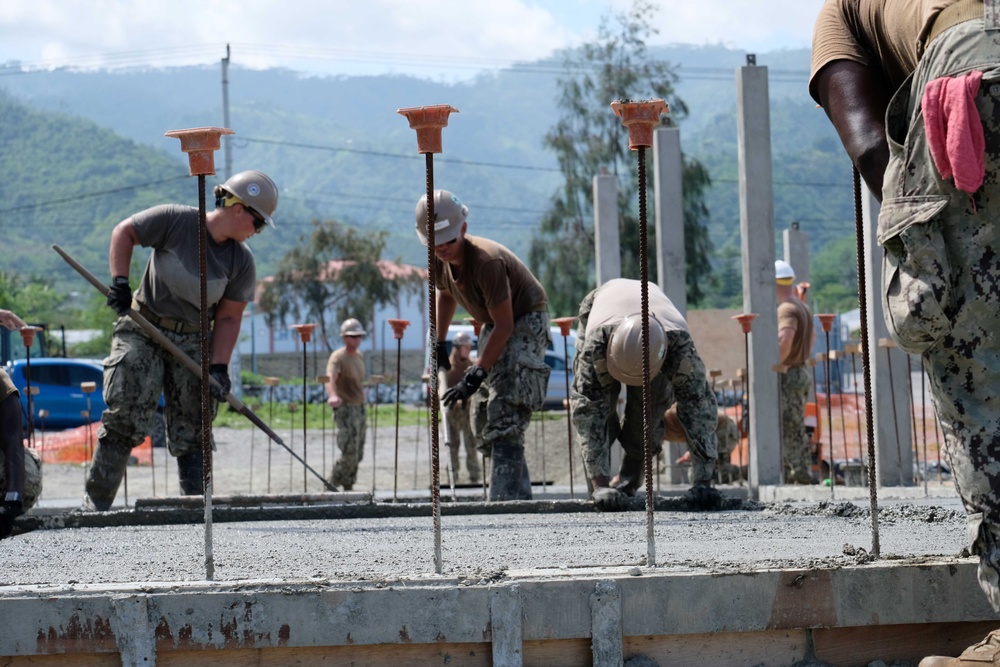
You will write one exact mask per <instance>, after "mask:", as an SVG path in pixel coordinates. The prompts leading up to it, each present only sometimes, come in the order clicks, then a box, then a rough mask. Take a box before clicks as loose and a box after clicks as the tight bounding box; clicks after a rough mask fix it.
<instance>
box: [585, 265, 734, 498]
mask: <svg viewBox="0 0 1000 667" xmlns="http://www.w3.org/2000/svg"><path fill="white" fill-rule="evenodd" d="M640 289H641V285H640V283H639V281H637V280H627V279H623V278H619V279H615V280H609V281H608V282H606V283H605V284H604V285H602V286H601V287H599V288H597V289H596V290H594V291H592V292H591V293H590V294H588V295H587V296H586V297H585V298H584V300H583V302H582V303H581V304H580V313H579V324H578V329H577V339H576V349H577V353H576V357H575V358H574V359H573V374H574V376H573V390H572V394H571V398H570V405H571V411H572V419H573V425H574V426H575V427H576V432H577V437H578V438H579V442H580V447H581V449H582V450H583V464H584V467H585V468H586V470H587V475H588V476H589V477H590V480H591V483H592V486H593V499H594V504H595V505H596V506H597V508H598V509H601V510H612V511H613V510H621V509H625V507H626V505H627V499H628V497H629V496H632V495H634V494H635V492H636V491H637V490H638V489H639V487H640V486H642V483H643V469H644V461H645V455H644V445H645V443H644V440H643V438H644V434H643V422H644V419H643V396H642V363H643V355H642V314H641V307H640ZM648 322H649V326H648V330H649V346H648V348H649V374H650V386H649V391H650V414H651V415H663V414H664V412H665V411H666V410H667V408H668V407H670V406H671V405H672V404H674V403H675V402H676V403H677V416H678V417H679V419H680V423H681V425H682V426H683V428H684V432H685V433H686V436H687V437H686V438H685V440H686V442H687V445H688V449H689V450H690V451H691V458H692V475H693V478H694V479H693V481H694V485H693V486H692V487H691V489H690V490H689V491H688V500H689V502H690V503H691V505H692V507H694V508H696V509H713V508H716V507H718V506H719V504H720V502H721V496H720V494H719V492H718V491H717V490H716V489H715V488H714V487H713V485H712V484H713V482H714V481H715V466H716V457H717V452H718V448H717V443H716V428H717V424H718V405H717V403H716V400H715V392H714V391H712V387H711V385H710V384H709V383H708V380H707V378H706V372H705V365H704V364H703V363H702V361H701V358H700V357H699V356H698V352H697V350H695V347H694V342H693V341H692V340H691V334H690V333H689V332H688V328H687V323H686V322H685V321H684V318H683V317H681V314H680V313H679V312H678V311H677V309H676V308H675V307H674V304H673V303H671V302H670V299H668V298H667V296H666V295H665V294H664V293H663V291H662V290H660V289H659V287H657V286H656V285H649V320H648ZM623 384H624V385H625V386H626V390H625V396H626V398H625V418H624V421H623V422H619V419H618V413H617V411H616V409H615V407H616V403H617V401H618V395H619V393H620V391H621V387H622V385H623ZM649 427H650V430H651V436H652V443H651V446H652V448H653V455H654V456H655V455H656V454H657V453H659V451H660V450H661V448H662V446H663V429H664V423H663V419H662V418H660V419H654V420H651V423H650V425H649ZM616 440H617V441H618V442H620V443H621V445H622V449H623V450H624V454H623V456H622V464H621V469H620V470H619V471H618V474H617V475H616V476H615V477H614V479H611V478H610V475H611V470H610V466H611V463H610V454H611V446H612V445H613V444H614V442H615V441H616Z"/></svg>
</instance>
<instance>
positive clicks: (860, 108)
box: [815, 60, 893, 201]
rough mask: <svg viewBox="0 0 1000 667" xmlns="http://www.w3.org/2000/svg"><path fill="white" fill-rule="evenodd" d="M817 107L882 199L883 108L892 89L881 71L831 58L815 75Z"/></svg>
mask: <svg viewBox="0 0 1000 667" xmlns="http://www.w3.org/2000/svg"><path fill="white" fill-rule="evenodd" d="M815 81H816V95H817V97H818V98H819V102H820V106H822V107H823V109H824V110H825V111H826V115H827V116H829V117H830V120H831V121H832V122H833V126H834V127H835V128H837V134H839V135H840V141H841V143H843V144H844V148H845V149H846V150H847V155H848V156H849V157H850V158H851V161H852V162H853V163H854V164H855V166H857V168H858V171H860V172H861V176H862V177H863V178H864V179H865V183H867V184H868V188H869V189H870V190H871V191H872V193H873V194H874V195H875V196H876V197H877V198H878V200H879V201H882V179H883V178H884V176H885V168H886V165H887V164H888V162H889V144H888V141H887V139H886V133H885V111H886V108H888V106H889V100H890V98H891V97H892V93H893V91H892V90H890V89H889V85H888V84H887V82H886V81H885V80H884V79H883V78H882V76H881V75H880V74H878V73H877V72H876V71H874V70H872V69H871V68H869V67H866V66H865V65H862V64H860V63H857V62H854V61H851V60H834V61H833V62H831V63H828V64H827V65H825V66H824V67H823V69H821V70H820V71H819V72H818V73H817V74H816V79H815Z"/></svg>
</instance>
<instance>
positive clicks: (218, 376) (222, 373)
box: [208, 364, 233, 401]
mask: <svg viewBox="0 0 1000 667" xmlns="http://www.w3.org/2000/svg"><path fill="white" fill-rule="evenodd" d="M208 374H209V375H210V376H212V379H213V380H215V381H216V382H218V383H219V386H215V384H210V385H208V392H209V393H210V394H212V398H214V399H215V400H217V401H224V400H226V395H227V394H228V393H229V390H230V389H232V388H233V381H232V380H230V379H229V366H228V365H226V364H212V365H211V366H209V367H208Z"/></svg>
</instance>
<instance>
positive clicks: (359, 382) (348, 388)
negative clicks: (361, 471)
mask: <svg viewBox="0 0 1000 667" xmlns="http://www.w3.org/2000/svg"><path fill="white" fill-rule="evenodd" d="M340 337H341V339H342V340H343V341H344V346H343V347H341V348H339V349H337V350H334V351H333V354H331V355H330V358H329V359H328V360H327V362H326V375H327V377H329V378H330V379H329V381H328V382H327V383H326V395H327V399H326V402H327V405H329V406H330V407H331V408H333V415H334V421H335V422H336V424H337V448H338V449H340V458H339V459H337V462H336V463H335V464H334V465H333V472H331V473H330V482H331V483H332V484H333V485H334V486H339V487H343V489H344V490H345V491H350V490H352V489H353V488H354V482H355V481H356V480H357V478H358V464H359V463H361V459H363V458H364V455H365V390H364V383H365V356H364V353H362V352H361V350H360V349H358V348H360V347H361V341H362V340H363V339H364V337H365V329H364V327H363V326H361V322H359V321H358V320H356V319H354V318H353V317H352V318H350V319H347V320H344V322H343V324H341V325H340Z"/></svg>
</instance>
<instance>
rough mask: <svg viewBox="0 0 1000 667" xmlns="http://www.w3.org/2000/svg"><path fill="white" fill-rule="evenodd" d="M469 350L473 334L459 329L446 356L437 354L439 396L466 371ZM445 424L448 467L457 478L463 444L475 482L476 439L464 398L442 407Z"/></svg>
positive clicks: (477, 460)
mask: <svg viewBox="0 0 1000 667" xmlns="http://www.w3.org/2000/svg"><path fill="white" fill-rule="evenodd" d="M471 352H472V336H470V335H469V334H467V333H466V332H464V331H459V332H458V333H457V334H455V336H454V338H452V339H451V354H450V355H448V356H447V357H439V359H441V360H442V361H441V362H440V363H439V364H438V365H439V366H440V367H441V381H440V383H439V385H440V387H441V393H442V395H443V394H444V393H446V392H447V390H448V389H451V388H452V387H454V386H455V385H457V384H458V383H459V382H461V381H462V378H463V377H465V374H466V372H468V370H469V368H470V367H472V359H470V358H469V354H470V353H471ZM444 414H445V425H446V428H447V429H448V448H449V449H450V450H451V469H452V471H454V473H455V478H456V479H457V478H458V471H459V468H460V465H461V464H460V461H459V452H460V450H461V448H462V444H463V442H464V444H465V470H466V472H467V473H469V482H471V483H472V484H476V483H478V482H479V452H478V450H477V449H476V438H475V436H474V435H473V434H472V423H471V421H470V419H469V406H468V405H467V404H466V403H464V402H463V401H455V402H454V403H452V404H451V405H449V406H448V407H446V408H445V409H444Z"/></svg>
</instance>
